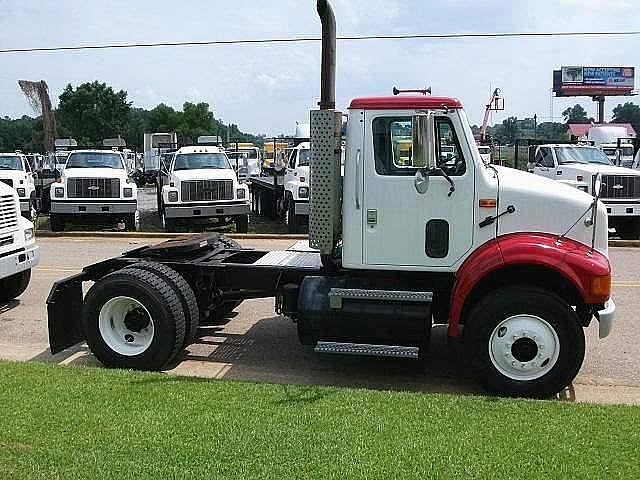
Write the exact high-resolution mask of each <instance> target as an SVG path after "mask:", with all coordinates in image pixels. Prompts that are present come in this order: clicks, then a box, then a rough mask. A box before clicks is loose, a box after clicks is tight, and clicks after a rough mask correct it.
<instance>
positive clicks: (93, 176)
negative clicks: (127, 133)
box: [49, 150, 139, 231]
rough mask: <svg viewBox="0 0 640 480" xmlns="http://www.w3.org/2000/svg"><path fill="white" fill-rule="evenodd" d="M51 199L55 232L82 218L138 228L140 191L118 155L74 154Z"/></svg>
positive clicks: (107, 152) (99, 152) (109, 152)
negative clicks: (138, 197)
mask: <svg viewBox="0 0 640 480" xmlns="http://www.w3.org/2000/svg"><path fill="white" fill-rule="evenodd" d="M49 195H50V200H51V204H50V212H51V213H50V220H51V230H53V231H62V230H64V228H65V224H66V223H69V222H71V221H73V220H74V219H80V218H82V219H84V220H86V221H90V222H93V221H100V222H102V221H110V222H115V223H119V224H124V227H125V228H126V229H128V230H134V231H135V230H137V228H138V223H139V214H138V200H137V195H138V193H137V187H136V184H135V182H134V181H133V180H132V179H131V178H130V177H129V172H128V171H127V168H126V166H125V163H124V159H123V157H122V155H121V154H120V153H119V152H117V151H113V150H72V151H71V152H69V155H68V157H67V161H66V163H65V166H64V169H63V171H62V172H61V174H60V175H59V176H58V178H56V180H55V181H54V182H53V183H52V184H51V186H50V192H49Z"/></svg>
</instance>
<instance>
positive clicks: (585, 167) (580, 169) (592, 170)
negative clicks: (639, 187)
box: [558, 163, 640, 176]
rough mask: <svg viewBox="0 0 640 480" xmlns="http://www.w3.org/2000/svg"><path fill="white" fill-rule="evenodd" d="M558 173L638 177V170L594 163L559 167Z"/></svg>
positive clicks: (639, 174)
mask: <svg viewBox="0 0 640 480" xmlns="http://www.w3.org/2000/svg"><path fill="white" fill-rule="evenodd" d="M558 171H561V172H562V173H563V174H566V173H567V172H576V173H589V174H591V175H595V174H596V173H601V174H603V175H635V176H640V172H639V171H638V170H632V169H631V168H624V167H616V166H615V165H598V164H595V163H568V164H566V165H559V166H558Z"/></svg>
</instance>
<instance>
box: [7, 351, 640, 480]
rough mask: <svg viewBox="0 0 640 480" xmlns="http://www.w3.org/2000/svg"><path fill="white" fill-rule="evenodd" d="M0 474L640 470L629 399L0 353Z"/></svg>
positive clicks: (443, 474) (511, 475) (639, 415)
mask: <svg viewBox="0 0 640 480" xmlns="http://www.w3.org/2000/svg"><path fill="white" fill-rule="evenodd" d="M0 385H1V387H0V409H1V412H2V413H0V478H1V479H3V480H9V479H14V478H19V479H39V478H42V479H45V478H46V479H56V478H70V479H71V478H73V479H80V478H82V479H93V478H113V479H124V478H132V479H144V478H152V479H163V478H180V479H182V478H238V479H240V478H269V479H276V478H295V479H308V478H323V479H324V478H335V479H346V478H363V479H365V478H366V479H408V478H465V479H466V478H491V479H500V478H508V479H510V480H513V479H521V478H527V479H529V478H532V479H533V478H599V479H601V478H606V479H611V478H629V479H637V478H639V477H640V429H639V426H640V409H639V408H635V407H623V406H620V407H614V406H597V405H585V404H567V403H561V402H557V401H547V402H540V401H522V400H503V399H494V398H484V397H465V396H449V395H426V394H416V393H398V392H378V391H366V390H353V389H337V388H322V387H293V386H283V385H266V384H251V383H237V382H228V381H207V380H200V379H194V378H183V377H174V376H169V375H162V374H141V373H131V372H124V371H115V370H100V369H92V368H72V367H58V366H51V365H39V364H10V363H4V362H0Z"/></svg>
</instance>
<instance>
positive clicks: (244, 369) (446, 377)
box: [0, 237, 640, 404]
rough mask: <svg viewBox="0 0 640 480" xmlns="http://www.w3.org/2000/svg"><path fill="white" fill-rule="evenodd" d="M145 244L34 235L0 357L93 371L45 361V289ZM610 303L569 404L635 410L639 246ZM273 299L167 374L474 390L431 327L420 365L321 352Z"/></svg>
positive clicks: (2, 323) (618, 269)
mask: <svg viewBox="0 0 640 480" xmlns="http://www.w3.org/2000/svg"><path fill="white" fill-rule="evenodd" d="M157 241H158V240H155V239H153V238H145V239H113V238H67V237H63V238H40V239H39V240H38V243H39V245H40V247H41V249H42V250H41V263H40V265H39V266H38V267H36V269H35V271H34V272H33V278H32V283H31V285H30V286H29V289H28V290H27V292H25V294H24V295H23V296H22V297H21V298H20V299H19V300H17V301H15V302H12V303H10V304H8V305H0V358H4V359H8V360H17V361H43V362H56V363H62V364H72V365H98V362H97V361H96V360H95V358H94V357H93V356H92V355H91V354H90V353H89V352H88V350H87V349H86V346H79V347H77V348H73V349H69V350H67V351H65V352H62V353H60V354H58V355H55V356H52V355H51V354H50V353H49V351H48V337H47V335H48V333H47V316H46V304H45V300H46V297H47V294H48V292H49V290H50V289H51V286H52V284H53V282H55V281H56V280H58V279H61V278H64V277H66V276H69V275H72V274H74V273H76V272H78V271H79V270H80V269H81V268H82V267H83V266H84V265H87V264H90V263H93V262H97V261H100V260H103V259H106V258H109V257H112V256H115V255H119V254H120V253H121V252H122V251H124V250H128V249H132V248H135V247H138V246H140V245H142V244H147V243H157ZM294 242H295V240H280V239H277V240H242V241H241V243H242V244H243V246H245V247H251V248H258V249H265V250H278V249H286V248H287V247H289V246H290V245H292V244H293V243H294ZM611 261H612V264H613V267H614V279H613V292H614V296H615V299H616V303H617V307H618V310H617V318H616V325H615V327H614V330H613V332H612V334H611V335H610V336H609V337H608V338H607V339H605V340H599V339H598V334H597V322H594V323H593V324H592V325H591V326H590V327H589V328H588V329H587V330H586V336H587V354H586V358H585V362H584V365H583V367H582V370H581V372H580V374H579V375H578V377H577V379H576V381H575V382H574V385H573V386H572V388H570V389H568V391H567V392H565V394H564V395H563V398H564V399H567V400H579V401H598V402H616V403H638V404H640V370H639V369H638V365H639V364H640V363H639V362H640V328H638V326H637V320H638V317H639V316H638V312H639V311H640V296H639V295H638V292H640V249H637V248H613V249H611ZM273 303H274V301H273V299H260V300H250V301H245V302H244V303H243V304H242V305H241V306H240V307H239V308H238V309H237V314H236V316H235V317H234V318H232V319H231V321H230V322H229V323H228V324H227V325H225V326H224V327H207V328H203V329H202V332H201V333H202V336H201V338H200V340H199V341H198V342H197V343H196V344H194V345H192V346H190V347H189V349H188V351H187V353H186V356H185V360H184V361H183V362H182V363H181V364H180V365H178V366H177V367H176V369H175V370H173V371H172V372H171V373H176V374H184V375H197V376H203V377H212V378H225V379H236V380H247V381H264V382H274V383H283V384H288V383H294V384H310V385H318V384H319V385H336V386H351V387H365V388H375V389H394V390H418V391H437V392H465V393H466V392H468V393H475V392H479V391H480V390H479V388H478V387H477V385H476V384H475V383H474V381H473V379H472V378H470V377H469V375H468V372H467V371H466V368H465V367H464V364H463V362H462V361H461V358H463V355H462V354H461V352H460V351H459V347H458V346H457V345H455V344H451V343H450V342H447V338H446V335H445V328H444V327H435V328H434V332H433V336H432V343H431V351H430V354H429V358H428V360H427V361H426V362H424V363H421V362H417V361H414V360H402V359H382V358H366V357H344V356H331V355H320V354H316V353H314V352H313V349H312V348H310V347H306V346H302V345H300V344H299V343H298V339H297V335H296V328H295V325H294V324H293V323H292V322H291V321H290V320H289V319H287V318H284V317H281V316H278V315H276V314H275V313H274V310H273Z"/></svg>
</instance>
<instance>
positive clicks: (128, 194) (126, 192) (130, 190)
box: [122, 187, 133, 198]
mask: <svg viewBox="0 0 640 480" xmlns="http://www.w3.org/2000/svg"><path fill="white" fill-rule="evenodd" d="M122 195H123V196H124V197H125V198H132V197H133V188H131V187H125V188H123V189H122Z"/></svg>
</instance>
